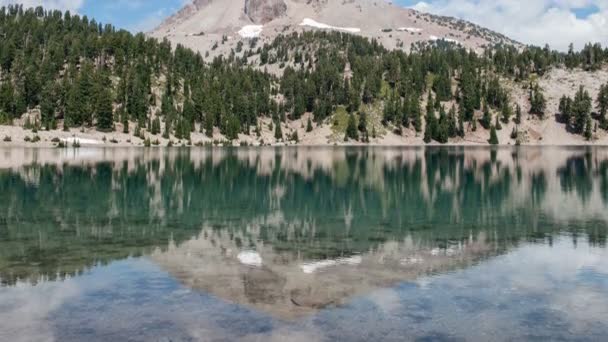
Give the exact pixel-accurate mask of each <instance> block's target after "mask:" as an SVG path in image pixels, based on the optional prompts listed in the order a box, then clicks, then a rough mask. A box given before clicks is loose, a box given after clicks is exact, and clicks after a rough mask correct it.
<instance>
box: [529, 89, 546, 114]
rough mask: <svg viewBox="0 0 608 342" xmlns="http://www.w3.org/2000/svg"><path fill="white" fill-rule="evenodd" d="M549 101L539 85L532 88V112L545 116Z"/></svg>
mask: <svg viewBox="0 0 608 342" xmlns="http://www.w3.org/2000/svg"><path fill="white" fill-rule="evenodd" d="M546 108H547V101H546V100H545V95H544V94H543V92H542V90H541V89H540V87H539V86H538V85H535V86H534V87H532V88H531V89H530V114H534V115H537V116H538V117H540V118H543V117H544V116H545V110H546Z"/></svg>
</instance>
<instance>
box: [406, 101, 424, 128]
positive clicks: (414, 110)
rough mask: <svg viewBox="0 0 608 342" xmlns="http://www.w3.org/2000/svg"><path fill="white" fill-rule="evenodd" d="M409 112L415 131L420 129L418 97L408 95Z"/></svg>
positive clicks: (420, 114) (420, 116)
mask: <svg viewBox="0 0 608 342" xmlns="http://www.w3.org/2000/svg"><path fill="white" fill-rule="evenodd" d="M409 107H410V114H411V117H412V118H413V125H414V129H415V130H416V132H421V131H422V113H421V110H420V103H418V97H417V96H412V97H410V106H409Z"/></svg>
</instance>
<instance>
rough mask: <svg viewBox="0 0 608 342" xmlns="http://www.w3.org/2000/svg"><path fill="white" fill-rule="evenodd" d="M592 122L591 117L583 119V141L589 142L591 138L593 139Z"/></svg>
mask: <svg viewBox="0 0 608 342" xmlns="http://www.w3.org/2000/svg"><path fill="white" fill-rule="evenodd" d="M592 125H593V124H592V121H591V116H589V115H587V117H586V119H585V133H584V136H585V139H587V141H590V140H591V138H593V127H592Z"/></svg>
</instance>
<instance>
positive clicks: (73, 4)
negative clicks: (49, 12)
mask: <svg viewBox="0 0 608 342" xmlns="http://www.w3.org/2000/svg"><path fill="white" fill-rule="evenodd" d="M13 4H23V6H24V7H26V8H27V7H36V6H43V7H44V8H46V9H58V10H62V11H65V10H69V11H78V10H79V9H80V8H82V5H83V4H84V0H0V7H2V6H8V5H13Z"/></svg>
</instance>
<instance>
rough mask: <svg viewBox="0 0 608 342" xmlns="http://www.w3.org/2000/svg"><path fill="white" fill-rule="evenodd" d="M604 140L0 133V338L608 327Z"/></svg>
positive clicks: (584, 336)
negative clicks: (107, 142) (264, 143)
mask: <svg viewBox="0 0 608 342" xmlns="http://www.w3.org/2000/svg"><path fill="white" fill-rule="evenodd" d="M607 209H608V149H607V148H547V147H544V148H501V149H497V150H491V149H486V148H426V149H424V148H409V149H403V148H278V149H274V148H269V149H200V150H196V149H193V150H187V149H148V150H146V149H79V150H73V149H66V150H58V149H20V148H12V149H0V284H1V285H0V341H53V340H56V341H82V340H86V341H107V340H117V341H121V340H133V341H232V340H245V341H272V340H276V341H284V340H294V341H307V342H310V341H334V340H340V341H373V340H385V341H401V340H421V341H452V340H456V341H462V340H469V341H487V340H492V341H521V340H582V341H598V340H604V339H605V336H606V334H608V249H606V240H607V230H608V210H607Z"/></svg>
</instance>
